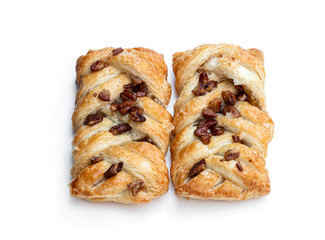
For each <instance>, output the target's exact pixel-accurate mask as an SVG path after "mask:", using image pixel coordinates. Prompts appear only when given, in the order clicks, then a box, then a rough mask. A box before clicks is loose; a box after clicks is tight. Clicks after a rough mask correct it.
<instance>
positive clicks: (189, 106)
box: [171, 44, 274, 200]
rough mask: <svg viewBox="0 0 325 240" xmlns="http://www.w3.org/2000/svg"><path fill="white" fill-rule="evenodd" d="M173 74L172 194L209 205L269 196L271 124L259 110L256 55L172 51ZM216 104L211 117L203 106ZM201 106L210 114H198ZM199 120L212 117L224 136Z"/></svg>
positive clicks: (225, 48) (233, 49)
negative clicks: (206, 201) (175, 95)
mask: <svg viewBox="0 0 325 240" xmlns="http://www.w3.org/2000/svg"><path fill="white" fill-rule="evenodd" d="M173 70H174V74H175V78H176V90H177V93H178V95H179V98H178V99H177V102H176V104H175V114H174V118H173V123H174V125H175V131H174V135H175V136H174V139H173V141H172V143H171V154H172V167H171V178H172V181H173V183H174V185H175V192H176V194H177V195H178V196H182V197H189V198H197V199H215V200H244V199H249V198H256V197H260V196H263V195H266V194H269V192H270V181H269V177H268V171H267V170H266V168H265V157H266V154H267V146H268V143H269V142H270V141H271V139H272V137H273V126H274V123H273V121H272V119H271V118H270V117H269V116H268V113H267V112H266V109H265V108H266V101H265V94H264V80H265V72H264V57H263V53H262V52H261V51H260V50H257V49H248V50H245V49H242V48H241V47H238V46H234V45H229V44H219V45H213V44H205V45H202V46H199V47H196V48H194V49H192V50H189V51H185V52H177V53H175V54H174V55H173ZM204 79H206V80H204ZM204 81H205V82H204ZM207 81H208V83H207ZM209 81H211V82H212V83H214V81H215V82H218V83H217V86H216V87H215V85H216V83H214V85H213V84H212V86H214V87H213V88H212V90H211V89H209V87H207V86H208V85H209ZM237 85H240V86H237ZM202 89H203V90H202ZM195 91H197V92H195ZM200 91H201V92H200ZM201 93H202V94H201ZM216 99H219V101H220V102H221V107H220V109H219V110H214V113H212V114H211V111H210V110H209V109H211V106H212V105H211V104H212V103H211V102H213V101H214V100H216ZM225 106H227V107H225ZM234 108H235V110H234V112H231V111H230V112H229V111H228V109H234ZM207 109H208V110H209V111H210V115H209V114H205V115H204V114H203V111H204V110H205V111H207ZM236 114H237V115H236ZM207 119H208V120H209V121H210V120H211V119H212V120H217V125H216V123H215V121H214V123H213V121H210V123H211V122H212V123H211V124H214V127H220V128H221V129H223V130H224V132H223V133H222V134H219V133H216V132H214V134H212V132H213V131H212V129H213V127H205V128H204V126H203V125H204V124H203V123H202V122H203V121H204V120H207ZM202 126H203V127H202ZM199 130H200V131H199ZM195 131H196V132H197V133H195V134H194V132H195ZM200 134H201V135H200ZM202 139H203V140H202ZM204 139H205V140H204ZM206 139H208V140H206ZM204 141H205V142H204ZM231 153H233V155H230V154H231ZM238 154H239V156H238ZM203 159H204V160H203Z"/></svg>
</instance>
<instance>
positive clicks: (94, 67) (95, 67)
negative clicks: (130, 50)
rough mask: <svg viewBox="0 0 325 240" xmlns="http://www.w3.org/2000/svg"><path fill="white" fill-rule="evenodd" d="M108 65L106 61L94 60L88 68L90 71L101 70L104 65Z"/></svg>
mask: <svg viewBox="0 0 325 240" xmlns="http://www.w3.org/2000/svg"><path fill="white" fill-rule="evenodd" d="M107 66H108V63H105V62H102V61H97V62H95V63H94V64H93V65H91V67H90V69H91V70H92V71H98V70H101V69H103V68H105V67H107Z"/></svg>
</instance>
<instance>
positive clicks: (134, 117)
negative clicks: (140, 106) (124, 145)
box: [129, 111, 147, 122]
mask: <svg viewBox="0 0 325 240" xmlns="http://www.w3.org/2000/svg"><path fill="white" fill-rule="evenodd" d="M129 118H130V119H131V120H132V121H135V122H145V121H146V120H147V119H146V118H145V116H143V115H142V114H141V113H139V112H137V111H132V112H130V113H129Z"/></svg>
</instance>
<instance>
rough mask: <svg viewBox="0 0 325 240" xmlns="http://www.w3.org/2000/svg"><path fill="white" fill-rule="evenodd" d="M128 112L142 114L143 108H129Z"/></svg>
mask: <svg viewBox="0 0 325 240" xmlns="http://www.w3.org/2000/svg"><path fill="white" fill-rule="evenodd" d="M129 112H138V113H140V114H142V113H143V108H141V107H137V106H134V107H131V108H130V110H129Z"/></svg>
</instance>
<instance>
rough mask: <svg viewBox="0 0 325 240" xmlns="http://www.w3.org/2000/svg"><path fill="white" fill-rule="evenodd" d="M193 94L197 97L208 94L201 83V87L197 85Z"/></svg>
mask: <svg viewBox="0 0 325 240" xmlns="http://www.w3.org/2000/svg"><path fill="white" fill-rule="evenodd" d="M192 92H193V94H194V95H196V96H202V95H204V94H205V93H206V91H205V89H204V85H203V84H202V83H199V85H197V86H196V87H195V88H194V89H193V90H192Z"/></svg>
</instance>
